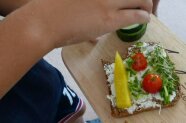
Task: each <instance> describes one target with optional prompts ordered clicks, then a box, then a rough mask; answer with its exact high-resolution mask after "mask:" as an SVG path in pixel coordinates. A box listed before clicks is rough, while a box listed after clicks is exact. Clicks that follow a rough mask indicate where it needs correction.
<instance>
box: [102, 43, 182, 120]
mask: <svg viewBox="0 0 186 123" xmlns="http://www.w3.org/2000/svg"><path fill="white" fill-rule="evenodd" d="M102 63H103V66H104V70H105V73H106V77H107V86H108V88H109V94H108V95H107V98H108V99H109V100H110V105H111V114H112V116H114V117H123V116H129V115H133V114H136V113H139V112H144V111H148V110H154V109H160V110H161V108H164V107H170V106H173V105H174V104H175V103H176V102H177V101H178V100H179V97H180V88H179V78H178V76H177V75H176V73H175V72H174V71H175V66H174V63H173V62H172V61H171V60H170V58H169V56H168V54H167V53H166V51H165V49H164V48H163V47H162V46H161V45H159V44H157V43H152V42H151V43H145V42H137V43H135V44H134V45H132V46H131V47H129V48H128V56H127V57H126V58H125V59H121V57H120V55H119V53H116V57H115V62H114V63H110V62H109V61H104V60H102Z"/></svg>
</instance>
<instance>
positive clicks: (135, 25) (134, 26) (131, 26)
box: [122, 24, 139, 30]
mask: <svg viewBox="0 0 186 123" xmlns="http://www.w3.org/2000/svg"><path fill="white" fill-rule="evenodd" d="M138 26H139V24H133V25H130V26H128V27H124V28H122V29H124V30H125V29H126V30H129V29H133V28H136V27H138Z"/></svg>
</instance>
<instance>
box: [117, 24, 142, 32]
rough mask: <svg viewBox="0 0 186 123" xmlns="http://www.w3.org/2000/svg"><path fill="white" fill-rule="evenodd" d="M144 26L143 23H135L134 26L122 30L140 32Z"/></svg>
mask: <svg viewBox="0 0 186 123" xmlns="http://www.w3.org/2000/svg"><path fill="white" fill-rule="evenodd" d="M142 28H143V24H135V25H134V26H129V27H127V28H122V29H120V31H121V32H123V33H135V32H138V31H139V30H140V29H142Z"/></svg>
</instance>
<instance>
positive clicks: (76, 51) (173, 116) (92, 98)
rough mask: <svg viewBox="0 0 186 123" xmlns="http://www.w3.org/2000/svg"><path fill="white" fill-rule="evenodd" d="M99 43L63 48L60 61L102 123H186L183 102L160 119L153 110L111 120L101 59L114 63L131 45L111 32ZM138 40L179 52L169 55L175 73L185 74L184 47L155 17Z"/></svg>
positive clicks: (169, 109) (185, 109)
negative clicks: (117, 53) (181, 72)
mask: <svg viewBox="0 0 186 123" xmlns="http://www.w3.org/2000/svg"><path fill="white" fill-rule="evenodd" d="M99 40H100V41H99V42H98V43H95V44H93V43H90V42H84V43H81V44H76V45H71V46H67V47H64V48H63V50H62V59H63V60H64V63H65V65H66V67H67V68H68V70H69V71H70V73H71V74H72V76H73V77H74V79H75V80H76V82H77V84H78V85H79V87H80V89H81V90H82V91H83V93H84V94H85V96H86V98H87V99H88V101H89V102H90V104H91V105H92V107H93V108H94V110H95V112H96V113H97V114H98V116H99V117H100V119H101V121H102V122H103V123H125V122H126V123H136V122H139V123H176V122H180V123H183V122H186V102H185V101H184V100H182V99H180V100H179V102H178V104H177V105H176V106H174V107H171V108H167V109H163V110H162V111H161V115H159V114H158V110H155V111H149V112H144V113H140V114H137V115H133V116H130V117H124V118H114V117H112V116H111V114H110V112H111V111H110V102H109V101H108V100H107V99H106V95H107V94H108V88H107V86H106V78H105V72H104V70H103V66H102V64H101V59H104V60H109V61H110V60H113V59H114V56H115V51H116V50H118V51H119V52H120V54H122V55H123V56H125V55H126V50H127V47H128V46H129V45H131V44H132V43H126V42H122V41H120V40H119V39H118V37H117V36H116V34H115V33H114V32H113V33H110V34H107V35H104V36H102V37H101V38H100V39H99ZM140 40H141V41H146V42H149V41H152V42H160V43H161V44H162V45H163V46H164V47H165V48H167V49H171V50H174V51H178V52H180V53H179V54H170V57H171V59H172V60H173V61H174V63H175V64H176V68H177V69H181V70H185V71H186V62H185V60H186V46H185V44H184V43H183V42H182V41H181V40H180V39H178V38H177V37H176V36H175V34H173V33H172V32H171V31H170V30H169V29H168V28H167V27H165V26H164V25H163V24H162V23H161V22H160V21H159V20H158V19H157V18H156V17H155V16H153V15H151V22H150V23H149V24H148V28H147V32H146V34H145V35H144V36H143V38H142V39H140ZM185 77H186V75H180V80H181V82H182V83H184V81H185V82H186V78H185Z"/></svg>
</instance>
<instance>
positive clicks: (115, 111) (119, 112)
mask: <svg viewBox="0 0 186 123" xmlns="http://www.w3.org/2000/svg"><path fill="white" fill-rule="evenodd" d="M150 44H151V45H153V44H154V43H153V42H150ZM101 62H102V65H103V67H104V65H105V64H111V63H110V62H109V61H105V60H101ZM105 76H106V80H107V79H108V77H107V75H106V74H105ZM106 84H107V87H108V93H109V95H111V89H110V86H109V82H107V81H106ZM180 97H181V89H180V85H178V88H177V91H176V97H175V98H174V100H173V101H172V102H171V103H170V104H166V105H165V104H162V107H161V108H168V107H172V106H174V105H176V103H177V102H178V101H179V99H180ZM110 108H111V115H112V116H113V117H117V118H120V117H127V116H131V115H135V114H138V113H141V112H146V111H152V110H158V109H159V107H155V108H152V107H151V108H146V109H143V108H142V109H141V110H136V111H134V112H133V114H129V113H128V111H127V110H126V109H119V108H117V107H113V106H112V104H111V102H110Z"/></svg>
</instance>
